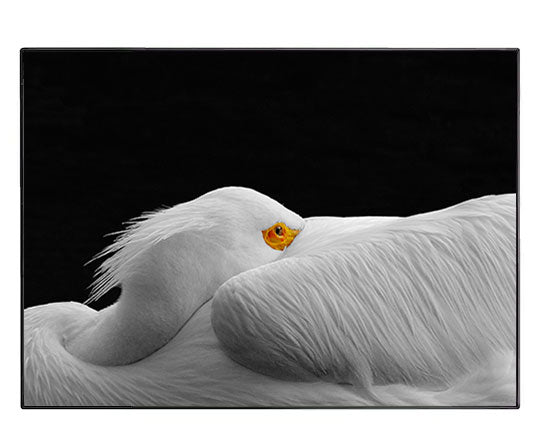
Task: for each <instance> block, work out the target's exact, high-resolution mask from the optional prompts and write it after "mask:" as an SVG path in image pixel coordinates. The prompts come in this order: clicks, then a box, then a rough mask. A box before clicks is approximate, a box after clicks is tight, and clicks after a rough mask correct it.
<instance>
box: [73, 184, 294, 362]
mask: <svg viewBox="0 0 540 448" xmlns="http://www.w3.org/2000/svg"><path fill="white" fill-rule="evenodd" d="M303 227H304V220H303V219H302V218H301V217H300V216H298V215H297V214H296V213H294V212H292V211H290V210H288V209H287V208H285V207H284V206H283V205H281V204H280V203H278V202H277V201H275V200H273V199H271V198H269V197H268V196H265V195H263V194H261V193H258V192H256V191H254V190H251V189H249V188H240V187H226V188H220V189H218V190H214V191H211V192H209V193H207V194H205V195H203V196H200V197H199V198H197V199H195V200H193V201H190V202H186V203H183V204H179V205H177V206H174V207H171V208H169V209H165V210H160V211H157V212H154V213H151V214H147V215H143V216H142V217H141V218H139V219H136V220H135V221H133V222H132V223H131V225H130V226H129V227H128V228H127V230H126V231H125V232H122V233H121V234H120V236H119V238H118V239H117V240H116V241H115V242H114V243H113V244H112V245H111V246H109V247H108V248H106V249H105V250H104V251H103V252H102V253H101V254H99V255H98V257H102V256H106V255H111V256H110V257H109V258H107V259H106V260H105V261H104V262H103V263H102V265H101V266H100V267H99V268H98V270H97V278H96V280H95V282H94V284H93V288H92V292H91V295H90V299H89V301H93V300H96V299H98V298H99V297H101V296H102V295H103V294H105V293H106V292H107V291H109V290H110V289H111V288H112V287H114V286H116V285H121V287H122V294H121V296H120V298H119V300H118V302H117V303H116V304H115V305H113V306H112V307H109V308H108V309H105V310H103V312H101V313H99V314H100V316H99V317H98V318H96V319H97V320H99V322H97V320H96V322H92V323H90V324H89V325H88V326H87V331H82V332H80V334H79V335H78V337H74V338H73V340H74V342H73V343H72V344H71V345H70V344H68V345H69V346H70V347H71V352H72V353H73V354H75V355H76V356H78V357H80V358H81V359H83V360H85V361H88V362H93V363H96V364H105V365H111V364H116V365H118V364H128V363H131V362H134V361H136V360H139V359H142V358H144V357H145V356H147V355H148V354H150V353H152V351H155V350H156V349H157V348H159V347H161V346H163V345H164V344H165V343H167V341H169V340H170V339H171V337H173V336H174V335H175V334H176V333H177V332H178V331H179V329H180V328H182V326H183V325H184V324H185V323H186V322H187V320H189V318H190V316H191V315H192V314H193V312H195V310H197V309H198V307H200V306H201V305H202V304H203V303H205V302H206V301H208V300H209V299H210V298H211V297H212V296H213V294H214V293H215V291H216V290H217V289H218V288H219V286H220V285H221V284H223V283H224V282H225V281H227V280H228V279H230V278H231V277H233V276H235V275H237V274H239V273H241V272H244V271H246V270H249V269H252V268H255V267H258V266H261V265H264V264H267V263H271V262H273V261H275V260H277V259H278V258H279V257H280V256H281V255H282V254H283V251H284V250H285V249H286V248H287V247H288V246H289V245H290V244H291V243H292V242H293V241H294V238H295V237H296V235H298V233H299V232H300V231H301V230H302V228H303ZM90 333H91V334H92V337H90ZM122 341H124V342H122Z"/></svg>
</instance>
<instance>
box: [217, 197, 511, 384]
mask: <svg viewBox="0 0 540 448" xmlns="http://www.w3.org/2000/svg"><path fill="white" fill-rule="evenodd" d="M515 205H516V197H515V195H513V194H509V195H497V196H487V197H483V198H480V199H475V200H471V201H468V202H465V203H462V204H459V205H457V206H454V207H451V208H448V209H444V210H441V211H437V212H432V213H426V214H422V215H416V216H412V217H408V218H311V219H308V220H307V225H306V228H305V229H304V231H303V232H302V234H300V235H299V236H298V238H297V240H296V241H295V242H294V243H293V244H292V245H291V246H290V248H289V249H288V250H287V252H286V253H285V254H284V256H283V257H282V258H281V259H280V260H279V261H277V262H274V263H271V264H268V265H265V266H262V267H259V268H256V269H253V270H251V271H247V272H244V273H242V274H240V275H238V276H236V277H233V278H232V279H230V280H229V281H228V282H226V283H225V284H224V285H222V286H221V287H220V289H219V290H218V291H217V292H216V295H215V297H214V301H213V310H212V325H213V327H214V330H215V333H216V335H217V337H218V338H219V340H220V341H221V344H222V345H223V347H224V348H225V349H226V352H227V353H228V355H229V356H230V357H231V358H232V359H234V360H235V361H237V362H238V363H239V364H242V365H244V366H246V367H248V368H250V369H252V370H255V371H258V372H261V373H264V374H267V375H270V376H273V377H278V378H282V379H288V380H291V379H296V380H307V381H309V380H320V379H324V380H327V381H332V382H337V383H350V384H355V385H362V386H365V387H368V386H370V385H377V384H393V383H405V384H410V385H424V386H425V385H429V386H430V387H434V388H441V387H443V386H446V387H448V386H450V385H453V384H455V381H456V379H457V378H460V377H463V376H464V375H466V374H470V373H471V372H474V371H475V369H477V368H478V367H479V366H481V365H486V363H489V362H490V359H492V358H493V356H494V354H497V353H505V352H508V351H510V352H511V351H512V350H514V349H515V337H516V335H515V329H516V235H515V224H516V214H515Z"/></svg>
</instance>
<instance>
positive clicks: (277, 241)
mask: <svg viewBox="0 0 540 448" xmlns="http://www.w3.org/2000/svg"><path fill="white" fill-rule="evenodd" d="M299 233H300V230H296V229H291V228H289V227H287V225H286V224H284V223H282V222H278V223H276V224H274V225H273V226H271V227H269V228H268V229H266V230H263V231H262V234H263V238H264V242H265V243H266V244H268V245H269V246H270V247H271V248H272V249H275V250H283V249H285V248H286V247H287V246H288V245H289V244H291V243H292V242H293V240H294V239H295V238H296V235H298V234H299Z"/></svg>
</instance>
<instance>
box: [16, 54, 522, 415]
mask: <svg viewBox="0 0 540 448" xmlns="http://www.w3.org/2000/svg"><path fill="white" fill-rule="evenodd" d="M518 64H519V53H518V50H516V49H475V50H472V49H462V50H450V49H447V50H435V49H423V50H413V49H411V50H404V49H400V50H390V49H387V50H382V49H380V50H376V49H372V50H369V49H325V50H322V49H274V50H272V49H258V50H257V49H176V50H175V49H23V50H22V51H21V110H22V117H21V120H22V149H21V151H22V205H21V206H22V218H23V220H22V255H23V258H22V306H21V313H22V319H23V324H24V325H23V330H22V335H21V336H22V348H21V349H22V353H21V364H22V406H23V407H25V408H30V407H40V408H41V407H144V408H147V407H156V408H182V407H189V408H200V407H202V408H333V407H337V408H343V407H347V408H371V407H404V408H410V407H475V408H476V407H496V408H516V407H518V406H519V396H518V367H519V362H518V361H519V359H518V349H519V347H518V247H517V242H518V239H517V230H518V229H517V223H518V210H517V205H518V198H517V192H518V84H519V78H518Z"/></svg>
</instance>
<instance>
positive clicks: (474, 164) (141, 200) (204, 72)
mask: <svg viewBox="0 0 540 448" xmlns="http://www.w3.org/2000/svg"><path fill="white" fill-rule="evenodd" d="M517 61H518V53H517V52H516V51H511V50H507V51H493V50H490V51H486V50H484V51H411V50H408V51H382V50H381V51H379V50H377V51H375V50H372V51H365V50H364V51H360V50H347V51H336V50H333V51H314V50H311V51H306V50H303V51H296V50H294V51H293V50H286V51H269V50H267V51H260V50H259V51H237V50H236V51H232V50H224V51H209V50H206V51H195V50H190V51H186V50H184V51H164V50H160V51H157V50H123V51H80V50H78V51H74V50H70V51H58V50H55V51H51V50H23V52H22V81H23V89H22V92H23V97H22V98H23V100H22V105H23V217H24V221H23V232H24V233H23V241H24V243H23V249H24V251H23V272H24V306H25V307H28V306H32V305H37V304H41V303H47V302H50V301H64V300H75V301H83V300H85V299H86V298H87V296H88V289H87V287H88V285H89V284H90V282H91V280H92V274H93V270H94V268H95V267H96V265H95V263H94V265H90V266H84V263H85V262H87V261H88V260H89V259H91V258H92V256H93V255H94V254H96V253H97V252H98V251H99V250H101V249H102V248H103V247H104V246H105V245H107V244H109V243H110V242H111V241H112V238H111V237H108V238H103V235H105V234H107V233H110V232H113V231H116V230H119V229H121V228H122V222H124V221H126V220H128V219H130V218H132V217H135V216H138V215H139V214H140V213H141V212H143V211H146V210H153V209H155V208H158V207H160V206H162V205H174V204H177V203H180V202H184V201H187V200H190V199H193V198H195V197H197V196H199V195H201V194H203V193H205V192H207V191H209V190H212V189H214V188H217V187H221V186H226V185H242V186H248V187H252V188H255V189H257V190H259V191H261V192H263V193H265V194H267V195H269V196H272V197H274V198H275V199H277V200H278V201H280V202H282V203H284V204H285V205H286V206H287V207H288V208H290V209H292V210H294V211H296V212H297V213H299V214H301V215H302V216H312V215H338V216H347V215H351V216H352V215H409V214H414V213H419V212H424V211H430V210H435V209H439V208H442V207H446V206H449V205H452V204H455V203H458V202H460V201H463V200H466V199H470V198H473V197H478V196H482V195H486V194H493V193H508V192H515V191H516V188H517V185H516V163H517V65H518V63H517ZM116 293H117V292H116ZM114 296H115V293H111V294H110V295H109V296H108V297H104V298H103V299H102V300H101V301H100V302H98V303H97V304H96V308H102V307H103V306H105V305H108V304H109V303H111V301H112V300H114Z"/></svg>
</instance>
